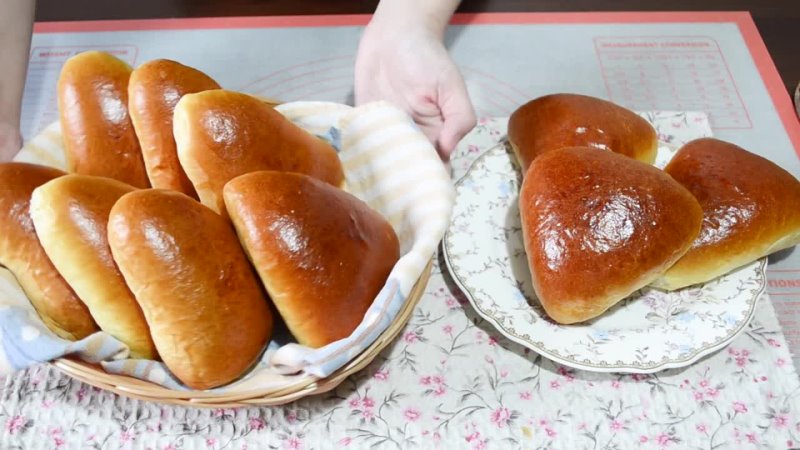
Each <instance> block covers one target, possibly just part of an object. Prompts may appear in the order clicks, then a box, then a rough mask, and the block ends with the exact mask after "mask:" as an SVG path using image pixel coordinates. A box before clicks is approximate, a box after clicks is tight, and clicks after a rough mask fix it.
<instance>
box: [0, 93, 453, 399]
mask: <svg viewBox="0 0 800 450" xmlns="http://www.w3.org/2000/svg"><path fill="white" fill-rule="evenodd" d="M276 109H278V110H279V111H280V112H281V113H282V114H284V115H285V116H286V117H288V118H289V119H290V120H292V121H293V122H294V123H296V124H298V125H299V126H301V127H303V128H305V129H306V130H308V131H309V132H311V133H313V134H316V135H318V136H321V137H323V138H324V139H327V140H328V141H329V142H331V143H332V144H333V145H334V146H335V147H336V148H337V150H338V151H339V156H340V158H341V160H342V163H343V165H344V168H345V175H346V190H347V191H349V192H350V193H352V194H354V195H356V196H357V197H359V198H361V199H362V200H364V201H366V202H367V203H368V204H369V205H370V206H372V207H373V208H375V209H376V210H377V211H379V212H380V213H382V214H383V215H384V217H386V218H387V219H388V220H389V221H390V222H391V224H392V225H393V226H394V228H395V230H396V231H397V235H398V237H399V239H400V245H401V258H400V260H399V261H398V262H397V264H396V265H395V267H394V269H393V270H392V272H391V274H390V275H389V278H388V280H387V282H386V285H385V286H384V288H383V290H382V291H381V292H380V293H379V294H378V296H377V297H376V299H375V301H374V303H373V305H372V306H371V307H370V309H369V310H368V311H367V313H366V315H365V317H364V320H363V322H362V323H361V324H360V325H359V326H358V328H357V329H356V330H355V331H354V332H353V334H352V335H351V336H349V337H348V338H345V339H342V340H340V341H337V342H334V343H332V344H330V345H327V346H325V347H323V348H320V349H311V348H307V347H304V346H301V345H299V344H294V343H290V344H285V345H279V344H277V343H276V342H275V341H273V342H272V343H270V346H269V348H268V350H267V352H266V353H265V355H264V357H263V358H262V361H261V362H260V364H259V365H257V366H256V367H255V368H254V369H253V370H252V371H251V372H250V373H249V374H248V375H247V376H246V377H244V378H243V379H241V380H239V381H237V382H235V383H233V384H230V385H228V386H225V387H222V388H219V389H217V390H218V391H225V392H229V393H232V394H233V393H235V392H237V391H240V392H243V391H246V390H252V389H267V388H268V389H273V388H274V389H281V388H282V387H286V386H289V385H291V384H293V383H296V382H297V380H298V377H319V378H324V377H326V376H328V375H330V374H331V373H333V372H334V371H336V370H337V369H339V368H340V367H342V366H344V365H345V364H347V363H348V362H349V361H350V360H352V359H353V358H354V357H355V356H356V355H358V354H359V353H361V352H362V351H363V350H364V349H365V348H367V347H368V346H369V345H370V344H372V343H373V342H374V341H375V340H376V339H377V338H378V336H380V334H381V333H382V332H383V331H384V330H386V328H387V327H388V326H389V324H390V323H391V322H392V320H393V319H394V317H395V316H396V315H397V313H398V312H399V310H400V308H401V307H402V306H403V304H404V302H405V300H406V298H407V297H408V295H409V293H410V291H411V289H412V287H413V286H414V284H415V283H416V281H417V280H418V279H419V277H420V275H421V274H422V271H423V270H424V268H425V266H426V265H427V263H428V261H429V260H430V259H431V257H432V256H433V255H434V253H435V251H436V247H437V246H438V244H439V241H440V240H441V238H442V236H443V235H444V232H445V229H446V228H447V226H448V223H449V221H450V215H451V211H452V207H453V201H454V190H453V187H452V183H451V181H450V176H449V173H448V171H447V169H446V168H445V166H444V165H443V164H442V163H441V161H440V160H439V157H438V155H437V154H436V151H435V149H434V148H433V146H432V145H431V144H430V143H429V142H428V140H427V139H426V138H425V136H424V135H423V134H422V133H421V132H420V131H419V130H418V129H417V127H416V125H415V124H414V123H413V121H412V120H411V119H410V118H409V117H408V116H407V115H406V114H405V113H403V112H402V111H400V110H398V109H396V108H394V107H393V106H391V105H388V104H386V103H372V104H368V105H364V106H360V107H356V108H354V107H350V106H346V105H340V104H334V103H325V102H296V103H287V104H283V105H280V106H278V107H277V108H276ZM16 160H17V161H25V162H31V163H37V164H44V165H49V166H53V167H58V168H62V169H63V168H64V167H65V162H64V156H63V150H62V141H61V133H60V128H59V126H58V124H57V123H54V124H52V125H50V126H49V127H47V128H46V129H45V130H43V131H42V132H41V133H40V134H39V135H38V136H36V137H35V138H34V139H32V140H31V141H30V142H29V143H27V145H26V146H25V147H24V148H23V150H22V151H21V152H20V154H19V155H18V157H17V158H16ZM231 326H235V324H231ZM0 332H1V333H2V335H0V344H1V345H0V375H3V374H8V373H11V372H13V371H16V370H20V369H23V368H26V367H28V366H30V365H32V364H37V363H42V362H47V361H52V360H55V359H57V358H60V357H63V356H65V355H68V354H72V355H75V356H77V357H79V358H81V359H84V360H86V361H90V362H99V363H101V364H102V365H103V367H104V368H105V370H106V371H108V372H110V373H118V374H125V375H129V376H132V377H135V378H139V379H143V380H149V381H152V382H154V383H157V384H160V385H163V386H165V387H169V388H173V389H178V390H182V389H186V388H185V387H184V386H182V385H181V383H180V382H179V381H178V380H177V379H175V378H174V377H173V376H172V375H171V374H170V372H169V370H167V368H166V367H165V366H164V365H163V364H162V363H160V362H155V361H146V360H132V359H128V350H127V348H126V347H125V346H124V345H123V344H121V343H120V342H119V341H117V340H116V339H114V338H112V337H111V336H109V335H108V334H106V333H103V332H99V333H96V334H94V335H92V336H89V337H87V338H85V339H83V340H81V341H78V342H70V341H65V340H63V339H61V338H58V337H57V336H55V335H54V334H52V333H51V332H49V331H48V330H47V328H46V327H45V326H44V325H43V323H42V322H41V320H40V319H39V318H38V316H37V314H36V312H35V311H34V310H33V308H32V307H31V305H30V303H29V302H28V300H27V298H26V297H25V294H24V293H23V291H22V289H21V288H20V286H19V285H18V284H17V282H16V281H15V279H14V277H13V276H12V275H11V274H10V273H9V272H8V271H6V270H4V269H2V268H0Z"/></svg>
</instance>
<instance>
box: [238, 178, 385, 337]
mask: <svg viewBox="0 0 800 450" xmlns="http://www.w3.org/2000/svg"><path fill="white" fill-rule="evenodd" d="M224 194H225V205H226V206H227V208H228V214H229V215H230V217H231V219H232V221H233V223H234V225H235V226H236V229H237V231H238V234H239V237H240V239H241V241H242V245H243V246H244V248H245V249H246V251H247V254H248V256H249V258H250V260H251V261H252V262H253V265H254V266H255V267H256V270H258V273H259V275H260V276H261V280H262V282H263V283H264V285H265V286H266V288H267V292H268V293H269V295H270V298H272V301H273V303H274V304H275V306H276V307H277V309H278V311H279V313H280V315H281V317H283V319H284V321H285V322H286V325H287V326H288V327H289V330H290V331H291V333H292V334H293V335H294V337H295V338H296V339H297V341H298V342H299V343H300V344H303V345H307V346H310V347H322V346H324V345H326V344H328V343H331V342H333V341H336V340H339V339H342V338H345V337H347V336H349V335H350V334H351V333H352V332H353V330H355V328H356V327H357V326H358V324H359V323H361V321H362V320H363V319H364V313H365V312H366V311H367V309H368V308H369V306H370V305H371V304H372V301H373V300H374V299H375V296H376V295H377V294H378V292H380V290H381V288H382V287H383V286H384V285H385V284H386V279H387V277H388V276H389V273H390V272H391V270H392V268H393V267H394V265H395V263H396V262H397V260H398V258H399V257H400V256H399V254H400V245H399V242H398V239H397V236H396V235H395V232H394V230H393V229H392V226H391V225H390V224H389V222H387V221H386V219H384V218H383V216H381V215H380V214H379V213H378V212H376V211H375V210H373V209H371V208H370V207H369V206H368V205H367V204H366V203H364V202H362V201H361V200H359V199H357V198H356V197H354V196H352V195H351V194H348V193H346V192H345V191H342V190H340V189H338V188H335V187H333V186H331V185H330V184H327V183H324V182H321V181H319V180H317V179H314V178H312V177H309V176H306V175H301V174H296V173H288V172H273V171H263V172H255V173H250V174H247V175H242V176H240V177H238V178H236V179H234V180H232V181H231V182H229V183H228V184H227V185H226V186H225V191H224Z"/></svg>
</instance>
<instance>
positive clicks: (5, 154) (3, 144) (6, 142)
mask: <svg viewBox="0 0 800 450" xmlns="http://www.w3.org/2000/svg"><path fill="white" fill-rule="evenodd" d="M20 147H22V136H20V134H19V127H15V126H12V125H10V124H8V123H5V122H0V163H2V162H7V161H11V159H12V158H14V156H16V155H17V152H19V149H20Z"/></svg>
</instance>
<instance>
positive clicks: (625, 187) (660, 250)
mask: <svg viewBox="0 0 800 450" xmlns="http://www.w3.org/2000/svg"><path fill="white" fill-rule="evenodd" d="M519 209H520V216H521V220H522V232H523V238H524V247H525V251H526V254H527V258H528V263H529V269H530V272H531V277H532V281H533V287H534V290H535V292H536V296H537V297H538V299H539V301H540V303H541V305H542V307H543V308H544V310H545V311H546V312H547V314H548V316H550V317H551V318H552V319H553V320H555V321H556V322H559V323H562V324H571V323H578V322H583V321H587V320H590V319H593V318H596V317H598V316H600V315H601V314H603V313H604V312H605V311H606V310H608V309H609V308H610V307H612V306H613V305H615V304H616V303H618V302H619V301H620V300H623V299H624V298H626V297H628V296H629V295H631V294H632V293H634V292H635V291H636V290H638V289H640V288H642V287H644V286H646V285H647V284H649V283H650V282H652V281H653V280H655V279H656V278H657V277H658V276H660V275H661V274H662V273H663V272H664V271H665V270H667V269H668V268H669V267H670V266H672V264H674V263H675V261H677V260H678V259H679V258H680V257H681V256H683V254H685V253H686V252H687V251H688V250H689V247H691V245H692V242H693V241H694V239H695V238H696V237H697V235H698V233H699V232H700V225H701V222H702V218H703V211H702V209H701V208H700V205H699V204H698V202H697V200H696V199H695V198H694V197H693V196H692V194H691V193H690V192H689V191H688V190H687V189H686V188H684V187H683V186H681V185H680V184H679V183H678V182H677V181H675V180H673V179H672V178H671V177H670V176H669V175H667V174H666V173H664V172H662V171H661V170H659V169H657V168H655V167H653V166H651V165H649V164H646V163H643V162H640V161H637V160H635V159H632V158H629V157H627V156H623V155H620V154H618V153H614V152H602V151H597V150H596V149H593V148H591V147H570V148H564V149H561V150H556V151H551V152H547V153H545V154H543V155H541V156H539V157H538V158H536V160H534V162H533V163H532V164H531V167H530V169H529V172H528V174H527V176H526V177H525V178H524V179H523V183H522V189H521V191H520V199H519Z"/></svg>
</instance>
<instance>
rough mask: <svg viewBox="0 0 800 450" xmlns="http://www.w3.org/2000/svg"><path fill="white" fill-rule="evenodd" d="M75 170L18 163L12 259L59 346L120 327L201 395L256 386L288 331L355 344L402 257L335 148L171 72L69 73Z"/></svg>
mask: <svg viewBox="0 0 800 450" xmlns="http://www.w3.org/2000/svg"><path fill="white" fill-rule="evenodd" d="M58 105H59V115H60V124H61V128H62V135H63V143H64V151H65V159H66V161H67V170H66V171H62V170H58V169H55V168H51V167H44V166H40V165H35V164H28V163H19V162H11V163H5V164H0V206H2V211H3V212H2V214H0V264H2V265H3V266H5V267H6V268H8V269H9V270H10V271H11V272H12V273H13V274H14V275H15V276H16V278H17V280H18V281H19V283H20V285H21V287H22V289H23V290H24V291H25V293H26V295H27V296H28V298H29V299H30V301H31V303H32V305H33V306H34V308H35V309H36V311H37V312H38V314H39V316H40V317H41V319H42V320H43V322H44V323H45V324H46V326H47V327H48V328H49V329H50V330H52V331H53V332H54V333H55V334H57V335H58V336H61V337H63V338H65V339H70V340H77V339H81V338H84V337H86V336H88V335H90V334H92V333H94V332H97V331H99V330H102V331H104V332H107V333H109V334H110V335H112V336H114V337H115V338H116V339H118V340H119V341H121V342H122V343H124V344H126V345H127V346H128V348H129V349H130V355H131V357H133V358H142V359H150V360H160V361H163V362H164V364H165V365H166V367H167V368H168V369H169V370H170V371H171V372H172V373H173V374H174V375H175V376H176V377H177V378H178V379H179V380H181V381H182V382H183V383H184V384H185V385H186V386H188V387H189V388H192V389H210V388H215V387H219V386H222V385H225V384H228V383H230V382H232V381H234V380H236V379H238V378H240V377H241V376H242V375H243V374H245V373H246V372H247V371H248V370H249V369H250V368H251V367H252V366H253V365H254V364H255V363H256V362H257V361H258V360H259V359H260V358H261V355H262V353H263V351H264V350H265V348H266V345H267V344H268V342H269V341H270V340H271V337H272V333H273V330H274V328H275V323H276V321H277V320H279V319H281V320H283V321H284V322H285V323H286V325H287V327H288V329H289V331H290V332H291V333H292V335H293V336H294V338H295V339H296V340H297V341H298V342H299V343H301V344H303V345H307V346H310V347H314V348H318V347H321V346H324V345H326V344H329V343H331V342H334V341H336V340H339V339H342V338H344V337H347V336H348V335H350V334H351V333H352V332H353V330H354V329H355V328H356V327H357V326H358V324H359V323H360V322H361V321H362V320H363V317H364V314H365V312H366V310H367V309H368V308H369V306H370V305H371V303H372V301H373V299H374V298H375V296H376V295H377V294H378V292H379V291H380V289H381V288H382V287H383V285H384V284H385V282H386V279H387V277H388V275H389V273H390V272H391V270H392V268H393V267H394V265H395V264H396V262H397V261H398V259H399V257H400V254H399V253H400V245H399V241H398V237H397V235H396V233H395V230H394V229H393V228H392V226H391V224H390V223H389V222H388V221H387V220H386V219H385V218H384V217H383V216H382V215H381V214H380V213H378V212H377V211H375V210H373V209H372V208H371V207H370V206H369V205H367V204H366V203H364V202H363V201H361V200H360V199H358V198H356V197H355V196H353V195H352V194H350V193H348V192H346V191H345V190H343V186H344V179H345V175H344V171H343V168H342V164H341V162H340V160H339V157H338V155H337V153H336V151H335V149H334V148H333V147H332V146H331V145H329V144H328V143H327V142H326V141H324V140H322V139H321V138H318V137H316V136H313V135H311V134H309V133H308V132H306V131H305V130H303V129H302V128H300V127H298V126H296V125H295V124H293V123H292V122H291V121H289V120H288V119H286V118H285V117H284V116H283V115H281V114H280V113H279V112H277V111H276V110H275V109H274V108H273V106H274V104H273V103H270V102H269V101H266V100H265V99H261V98H257V97H254V96H250V95H247V94H243V93H238V92H233V91H229V90H225V89H223V88H222V87H220V85H219V84H218V83H217V82H216V81H215V80H213V79H212V78H211V77H209V76H208V75H206V74H204V73H202V72H200V71H199V70H197V69H194V68H191V67H188V66H185V65H182V64H180V63H178V62H175V61H171V60H165V59H160V60H155V61H150V62H147V63H145V64H142V65H140V66H139V67H137V68H135V69H134V68H132V67H130V66H128V65H127V64H126V63H124V62H123V61H121V60H119V59H117V58H115V57H114V56H112V55H110V54H107V53H103V52H95V51H90V52H85V53H81V54H78V55H76V56H74V57H72V58H71V59H70V60H68V61H67V63H66V64H65V65H64V67H63V69H62V71H61V75H60V78H59V81H58Z"/></svg>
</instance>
